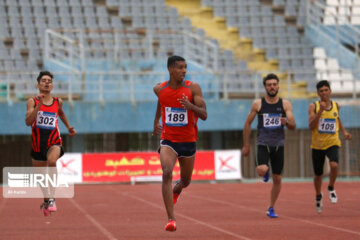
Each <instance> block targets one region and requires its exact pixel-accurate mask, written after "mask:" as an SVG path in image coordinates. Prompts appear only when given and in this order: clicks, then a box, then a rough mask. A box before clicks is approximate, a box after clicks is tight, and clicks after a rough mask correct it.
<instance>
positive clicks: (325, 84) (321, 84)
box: [316, 80, 331, 90]
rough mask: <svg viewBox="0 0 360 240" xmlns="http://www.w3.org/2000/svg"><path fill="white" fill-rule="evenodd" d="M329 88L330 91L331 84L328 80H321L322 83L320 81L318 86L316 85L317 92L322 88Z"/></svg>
mask: <svg viewBox="0 0 360 240" xmlns="http://www.w3.org/2000/svg"><path fill="white" fill-rule="evenodd" d="M324 86H325V87H328V88H329V89H331V88H330V83H329V81H328V80H321V81H319V82H318V83H317V84H316V90H319V89H320V88H322V87H324Z"/></svg>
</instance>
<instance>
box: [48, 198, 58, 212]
mask: <svg viewBox="0 0 360 240" xmlns="http://www.w3.org/2000/svg"><path fill="white" fill-rule="evenodd" d="M48 209H49V211H50V212H56V210H57V209H56V204H55V199H53V198H52V199H49V206H48Z"/></svg>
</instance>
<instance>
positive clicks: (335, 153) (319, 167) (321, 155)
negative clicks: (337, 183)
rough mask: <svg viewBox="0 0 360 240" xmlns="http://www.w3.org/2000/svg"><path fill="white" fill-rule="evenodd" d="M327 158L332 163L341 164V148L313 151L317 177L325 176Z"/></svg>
mask: <svg viewBox="0 0 360 240" xmlns="http://www.w3.org/2000/svg"><path fill="white" fill-rule="evenodd" d="M325 156H327V157H328V158H329V161H330V162H337V163H339V146H332V147H329V148H328V149H326V150H319V149H312V162H313V168H314V173H315V175H316V176H321V175H322V174H323V169H324V163H325Z"/></svg>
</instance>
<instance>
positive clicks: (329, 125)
mask: <svg viewBox="0 0 360 240" xmlns="http://www.w3.org/2000/svg"><path fill="white" fill-rule="evenodd" d="M335 130H336V119H329V118H320V120H319V128H318V131H319V133H327V134H335Z"/></svg>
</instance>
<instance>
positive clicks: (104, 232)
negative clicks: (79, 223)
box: [69, 198, 117, 240]
mask: <svg viewBox="0 0 360 240" xmlns="http://www.w3.org/2000/svg"><path fill="white" fill-rule="evenodd" d="M69 201H70V202H71V203H72V204H74V205H75V207H76V208H77V209H79V210H80V212H82V213H83V214H84V215H85V217H86V218H87V219H88V220H89V221H90V222H91V223H92V224H93V225H94V226H95V227H96V228H97V229H99V230H100V232H102V233H103V234H104V235H105V236H106V237H107V238H108V239H109V240H117V238H115V237H114V236H113V235H112V234H111V233H110V232H109V231H108V230H106V228H104V227H103V226H102V225H101V224H100V223H99V222H98V221H96V220H95V218H93V217H92V216H91V215H90V214H88V213H87V212H86V210H85V209H84V208H82V207H81V206H80V205H79V204H78V203H77V202H75V200H74V199H71V198H69Z"/></svg>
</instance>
